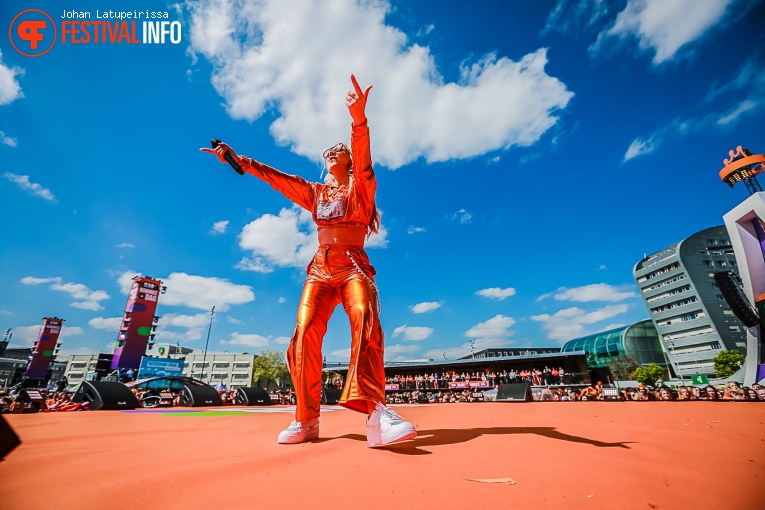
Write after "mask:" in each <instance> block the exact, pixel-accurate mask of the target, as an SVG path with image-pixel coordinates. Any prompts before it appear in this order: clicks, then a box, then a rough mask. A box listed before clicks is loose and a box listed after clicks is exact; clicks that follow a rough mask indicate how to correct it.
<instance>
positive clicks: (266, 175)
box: [242, 158, 316, 211]
mask: <svg viewBox="0 0 765 510" xmlns="http://www.w3.org/2000/svg"><path fill="white" fill-rule="evenodd" d="M242 159H243V160H244V162H245V165H243V166H244V170H245V171H246V172H247V173H250V174H252V175H254V176H255V177H257V178H259V179H260V180H262V181H264V182H266V183H268V184H269V185H270V186H271V187H272V188H274V189H275V190H276V191H278V192H280V193H281V194H282V195H284V196H285V197H287V198H288V199H290V200H292V201H293V202H295V203H296V204H297V205H299V206H300V207H303V208H305V209H308V210H309V211H313V210H314V204H315V202H316V193H315V184H314V183H310V182H308V181H306V180H305V179H303V178H302V177H298V176H297V175H291V174H287V173H284V172H281V171H279V170H277V169H276V168H272V167H270V166H268V165H265V164H263V163H261V162H260V161H255V160H254V159H251V158H242Z"/></svg>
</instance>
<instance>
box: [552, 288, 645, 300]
mask: <svg viewBox="0 0 765 510" xmlns="http://www.w3.org/2000/svg"><path fill="white" fill-rule="evenodd" d="M544 296H545V297H547V296H549V294H545V295H544ZM552 296H553V297H554V298H555V300H556V301H576V302H579V303H587V302H590V301H623V300H625V299H630V298H635V297H638V295H637V293H636V292H635V291H634V286H633V285H629V284H627V285H618V286H614V285H608V284H607V283H593V284H590V285H583V286H581V287H574V288H573V289H567V288H566V287H560V288H559V289H558V290H557V291H556V292H553V293H552Z"/></svg>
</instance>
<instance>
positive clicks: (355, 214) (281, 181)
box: [243, 122, 377, 229]
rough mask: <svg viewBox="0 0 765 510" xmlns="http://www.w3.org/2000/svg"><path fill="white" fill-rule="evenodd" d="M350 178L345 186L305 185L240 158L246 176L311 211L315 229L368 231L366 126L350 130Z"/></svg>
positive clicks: (373, 182) (373, 183)
mask: <svg viewBox="0 0 765 510" xmlns="http://www.w3.org/2000/svg"><path fill="white" fill-rule="evenodd" d="M351 158H352V161H353V175H352V177H351V178H350V179H349V181H348V183H347V184H344V185H342V186H329V185H327V184H321V183H318V182H308V181H307V180H305V179H303V178H302V177H299V176H297V175H291V174H287V173H284V172H281V171H279V170H277V169H275V168H272V167H270V166H268V165H264V164H263V163H260V162H258V161H253V160H251V159H250V158H243V159H244V161H245V163H249V164H245V165H243V168H244V170H245V171H246V172H248V173H251V174H252V175H254V176H255V177H258V178H259V179H261V180H263V181H265V182H267V183H268V184H269V185H271V187H272V188H274V189H275V190H276V191H278V192H280V193H281V194H282V195H284V196H285V197H287V198H288V199H290V200H292V201H293V202H295V203H296V204H298V205H299V206H301V207H304V208H305V209H307V210H309V211H311V213H312V215H313V221H314V222H316V225H317V226H318V228H319V229H321V228H323V227H329V226H343V225H346V226H363V227H367V228H369V224H370V223H371V221H372V214H373V211H374V202H375V192H376V190H377V179H376V178H375V172H374V170H373V169H372V157H371V153H370V148H369V128H368V127H367V124H366V122H365V123H364V124H361V125H360V126H355V125H352V126H351Z"/></svg>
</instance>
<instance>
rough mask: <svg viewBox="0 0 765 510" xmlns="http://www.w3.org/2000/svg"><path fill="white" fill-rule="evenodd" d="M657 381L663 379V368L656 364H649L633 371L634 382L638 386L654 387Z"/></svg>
mask: <svg viewBox="0 0 765 510" xmlns="http://www.w3.org/2000/svg"><path fill="white" fill-rule="evenodd" d="M659 379H664V368H663V367H661V366H660V365H657V364H656V363H649V364H648V365H646V366H644V367H637V368H636V369H635V380H636V381H637V382H639V383H640V384H645V385H647V386H655V385H656V381H658V380H659Z"/></svg>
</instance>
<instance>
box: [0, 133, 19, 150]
mask: <svg viewBox="0 0 765 510" xmlns="http://www.w3.org/2000/svg"><path fill="white" fill-rule="evenodd" d="M0 143H2V144H3V145H7V146H8V147H16V146H17V145H18V144H17V143H16V139H15V138H11V137H10V136H8V135H6V134H5V133H4V132H2V131H0Z"/></svg>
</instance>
